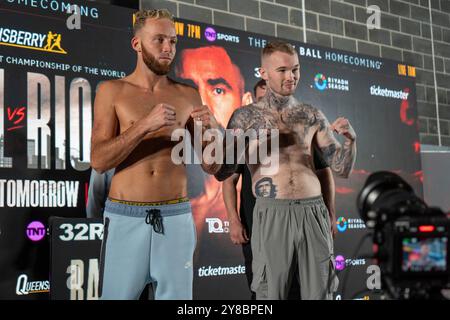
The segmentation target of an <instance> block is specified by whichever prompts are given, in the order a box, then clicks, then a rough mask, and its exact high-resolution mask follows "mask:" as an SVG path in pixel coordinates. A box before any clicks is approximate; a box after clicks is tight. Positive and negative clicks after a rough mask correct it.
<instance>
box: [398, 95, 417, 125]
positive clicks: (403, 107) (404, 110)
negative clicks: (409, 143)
mask: <svg viewBox="0 0 450 320" xmlns="http://www.w3.org/2000/svg"><path fill="white" fill-rule="evenodd" d="M403 91H404V92H405V93H409V88H405V89H404V90H403ZM408 109H409V102H408V100H406V99H405V100H402V104H401V105H400V120H401V121H402V122H403V123H404V124H406V125H408V126H412V125H413V124H414V119H411V118H408V114H407V112H408Z"/></svg>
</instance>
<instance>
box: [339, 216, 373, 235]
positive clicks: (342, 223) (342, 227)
mask: <svg viewBox="0 0 450 320" xmlns="http://www.w3.org/2000/svg"><path fill="white" fill-rule="evenodd" d="M336 226H337V229H338V231H339V232H345V231H347V230H349V229H366V224H365V223H364V221H363V220H362V219H353V218H351V219H345V218H344V217H339V218H338V219H337V220H336Z"/></svg>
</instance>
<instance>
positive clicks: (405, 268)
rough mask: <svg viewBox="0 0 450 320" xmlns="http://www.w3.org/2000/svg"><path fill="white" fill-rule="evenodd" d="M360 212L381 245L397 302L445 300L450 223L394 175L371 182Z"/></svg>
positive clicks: (381, 260) (386, 278)
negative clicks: (441, 296)
mask: <svg viewBox="0 0 450 320" xmlns="http://www.w3.org/2000/svg"><path fill="white" fill-rule="evenodd" d="M357 205H358V209H359V212H360V215H361V217H362V219H363V220H364V221H365V222H366V225H367V227H368V228H369V229H372V230H373V242H374V244H376V245H377V248H378V249H377V251H376V252H375V255H374V258H375V259H376V260H377V261H378V265H379V267H380V271H381V277H382V282H383V283H384V284H385V286H386V289H387V291H388V293H389V294H390V295H391V296H392V297H394V298H397V299H416V298H440V291H441V290H442V289H444V288H446V287H447V286H448V284H449V280H450V257H449V252H450V243H449V238H450V219H449V217H447V215H446V214H445V213H444V212H443V211H442V210H440V209H438V208H432V207H428V206H427V205H426V204H425V202H423V200H422V199H420V198H418V197H417V196H416V195H415V194H414V191H413V189H412V188H411V186H409V185H408V184H407V183H406V182H405V181H404V180H403V179H402V178H400V177H399V176H398V175H396V174H394V173H391V172H385V171H381V172H376V173H374V174H372V175H371V176H369V178H368V179H367V181H366V184H365V186H364V187H363V189H362V190H361V192H360V193H359V195H358V200H357Z"/></svg>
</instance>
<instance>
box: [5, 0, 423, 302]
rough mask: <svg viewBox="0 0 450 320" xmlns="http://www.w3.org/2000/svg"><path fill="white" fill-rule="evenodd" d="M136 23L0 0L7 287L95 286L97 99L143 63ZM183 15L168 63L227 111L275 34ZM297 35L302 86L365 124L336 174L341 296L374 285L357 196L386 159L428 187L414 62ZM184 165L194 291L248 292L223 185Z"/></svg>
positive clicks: (121, 15) (42, 1)
mask: <svg viewBox="0 0 450 320" xmlns="http://www.w3.org/2000/svg"><path fill="white" fill-rule="evenodd" d="M73 4H76V5H78V6H79V8H80V10H79V13H80V15H79V16H78V18H80V21H81V23H80V29H76V28H75V29H70V26H73V25H74V24H76V20H75V19H77V18H76V17H73V16H71V14H70V13H67V9H68V8H69V7H70V6H71V5H73ZM72 15H73V14H72ZM131 29H132V11H130V10H129V9H124V8H119V7H114V6H105V5H101V4H97V3H93V2H79V1H55V0H53V1H47V0H37V1H29V2H24V1H17V0H6V1H2V2H1V3H0V270H1V271H2V272H1V274H0V299H48V298H50V297H51V298H52V299H97V298H98V285H97V284H98V266H99V261H98V257H99V254H100V252H99V244H100V242H101V237H102V230H101V220H95V219H94V220H92V219H85V218H84V217H85V216H86V215H85V207H86V200H87V199H86V197H87V189H88V183H89V174H90V166H89V163H90V159H89V156H90V154H89V153H90V136H91V129H92V117H93V110H92V107H93V101H94V97H95V92H96V88H97V87H98V84H99V83H100V82H101V81H104V80H108V79H117V78H121V77H123V76H125V75H126V74H129V73H130V72H131V71H132V70H133V68H134V66H135V63H136V57H135V53H134V51H133V50H132V49H131V46H130V39H131V37H132V31H131ZM176 29H177V34H178V37H179V42H178V44H177V58H176V60H175V61H174V63H173V68H172V72H171V73H170V76H171V77H172V78H174V79H176V80H178V81H181V82H184V83H187V84H191V85H193V86H195V87H196V88H198V90H199V92H200V95H201V97H202V100H203V102H204V103H205V104H207V105H208V106H209V107H210V108H211V109H212V111H213V112H214V114H215V116H216V118H217V119H218V120H219V121H220V122H221V123H222V124H224V125H226V123H227V122H228V120H229V118H230V116H231V114H232V112H233V111H234V110H235V109H236V108H238V107H239V106H241V105H243V104H248V103H249V102H251V99H252V97H251V92H252V90H253V86H254V85H255V83H256V82H257V81H258V80H259V72H258V68H259V65H260V52H261V49H262V48H263V47H264V46H265V44H266V43H267V42H268V41H270V40H271V39H272V38H270V37H266V36H262V35H258V34H253V33H249V32H242V31H237V30H233V29H229V28H224V27H218V26H214V25H207V24H203V23H197V22H193V21H188V20H183V19H177V22H176ZM279 36H280V37H282V35H279ZM291 43H292V44H293V45H294V46H295V48H296V50H297V51H298V54H299V57H300V74H301V78H300V83H299V87H298V90H297V92H296V97H297V99H299V100H301V101H304V102H306V103H309V104H311V105H313V106H315V107H317V108H319V109H321V110H322V111H323V112H324V113H325V115H326V116H327V118H328V119H329V120H330V122H332V121H334V119H336V118H338V117H340V116H344V117H346V118H348V119H349V120H350V122H351V123H352V125H353V127H354V129H355V131H356V132H357V134H358V156H357V162H356V166H355V170H354V172H353V174H352V175H351V177H350V178H349V179H340V178H336V211H337V212H336V215H337V221H336V224H337V227H338V230H339V234H338V235H337V237H336V239H335V255H336V269H337V270H338V273H339V278H340V285H339V289H338V292H337V294H336V297H335V298H336V299H375V298H376V296H375V295H373V294H372V293H371V292H368V291H367V290H366V289H367V287H366V280H367V278H368V277H369V276H370V274H368V273H367V268H368V267H369V266H370V265H371V264H373V261H371V260H370V259H369V258H367V257H368V256H369V255H370V253H371V249H372V246H371V242H370V240H369V239H367V237H366V239H365V242H364V243H363V244H362V245H361V246H360V247H361V249H360V250H358V251H357V252H356V249H357V248H358V247H359V245H360V241H362V240H364V238H365V237H364V236H365V235H366V234H367V230H366V227H365V225H364V222H363V221H362V220H361V219H360V218H359V213H358V212H357V209H356V196H357V194H358V192H359V191H360V189H361V188H362V186H363V184H364V182H365V180H366V178H367V177H368V176H369V175H370V174H371V173H372V172H375V171H379V170H390V171H393V172H395V173H398V174H399V175H401V176H402V177H403V178H404V179H405V180H406V181H407V182H408V183H410V184H411V185H412V186H413V188H414V190H415V191H416V193H417V194H418V195H419V196H422V171H421V163H420V144H419V137H418V125H417V105H416V92H415V76H416V74H415V68H414V67H413V66H409V65H406V64H403V63H401V62H396V61H391V60H386V59H380V58H375V57H370V56H364V55H358V54H354V53H349V52H344V51H338V50H333V49H329V48H324V47H319V46H314V45H308V44H303V43H300V42H292V41H291ZM187 169H188V190H189V197H190V198H191V202H192V206H193V212H194V218H195V222H196V226H197V235H198V245H197V249H196V252H195V257H194V266H195V269H194V298H195V299H248V298H249V297H250V292H249V289H248V287H247V281H246V278H245V266H244V260H243V254H242V248H241V247H240V246H235V245H233V244H232V243H231V241H230V239H229V234H228V233H229V224H228V221H227V218H226V211H225V206H224V203H223V198H222V185H221V183H219V182H217V181H216V180H215V179H214V178H213V177H211V176H208V175H206V174H204V173H203V172H202V171H201V168H200V167H199V166H195V165H188V166H187ZM57 217H58V218H57ZM50 218H52V219H50ZM83 218H84V219H83ZM50 225H51V228H49V227H50ZM49 229H50V231H51V232H50V233H49ZM50 234H51V236H50ZM50 238H52V241H50ZM50 242H51V245H50ZM50 248H51V250H50ZM50 252H51V254H50ZM50 292H51V294H50Z"/></svg>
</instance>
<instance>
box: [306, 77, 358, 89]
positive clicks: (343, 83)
mask: <svg viewBox="0 0 450 320" xmlns="http://www.w3.org/2000/svg"><path fill="white" fill-rule="evenodd" d="M314 86H315V87H316V89H317V90H319V91H325V90H326V89H328V90H338V91H350V86H349V82H348V80H347V79H341V78H334V77H327V76H325V75H324V74H323V73H318V74H316V76H315V77H314Z"/></svg>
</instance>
